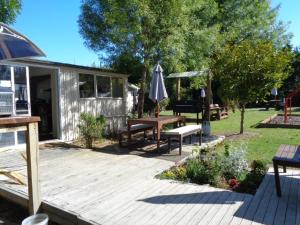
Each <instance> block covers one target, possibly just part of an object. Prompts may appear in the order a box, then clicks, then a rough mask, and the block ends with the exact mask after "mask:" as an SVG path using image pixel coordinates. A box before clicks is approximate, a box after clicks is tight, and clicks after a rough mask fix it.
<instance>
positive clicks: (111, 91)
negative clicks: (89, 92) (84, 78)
mask: <svg viewBox="0 0 300 225" xmlns="http://www.w3.org/2000/svg"><path fill="white" fill-rule="evenodd" d="M80 74H82V75H90V76H94V96H93V97H80V85H79V83H80ZM97 77H104V78H109V81H110V94H111V96H110V97H104V96H98V85H97ZM113 78H118V79H122V92H123V97H113V85H112V79H113ZM124 85H125V81H124V78H123V77H121V76H111V75H106V74H91V73H78V94H79V99H116V100H117V99H123V98H124Z"/></svg>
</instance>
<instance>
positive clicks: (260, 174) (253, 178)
mask: <svg viewBox="0 0 300 225" xmlns="http://www.w3.org/2000/svg"><path fill="white" fill-rule="evenodd" d="M266 172H267V166H266V164H265V163H264V162H262V161H260V160H254V161H253V162H252V164H251V171H250V172H249V173H247V174H246V175H245V177H244V178H243V179H242V180H241V182H240V184H239V185H238V186H237V188H236V189H235V191H237V192H243V193H249V194H255V192H256V190H257V189H258V187H259V185H260V183H261V182H262V180H263V178H264V176H265V174H266Z"/></svg>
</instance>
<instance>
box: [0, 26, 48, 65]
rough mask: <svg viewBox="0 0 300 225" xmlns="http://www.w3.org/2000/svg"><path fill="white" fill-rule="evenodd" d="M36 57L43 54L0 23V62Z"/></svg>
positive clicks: (29, 42) (27, 40) (25, 39)
mask: <svg viewBox="0 0 300 225" xmlns="http://www.w3.org/2000/svg"><path fill="white" fill-rule="evenodd" d="M38 56H45V54H44V53H43V52H42V50H41V49H39V48H38V47H37V46H36V45H35V44H33V43H32V42H31V41H30V40H29V39H27V38H26V37H25V36H23V35H22V34H20V33H18V32H17V31H15V30H13V29H11V28H10V27H8V26H7V25H6V24H4V23H0V60H7V59H14V58H24V57H38Z"/></svg>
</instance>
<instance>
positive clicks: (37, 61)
mask: <svg viewBox="0 0 300 225" xmlns="http://www.w3.org/2000/svg"><path fill="white" fill-rule="evenodd" d="M9 62H20V63H30V64H38V65H45V66H55V67H70V68H76V69H84V70H93V71H98V72H107V73H115V74H119V75H123V76H129V75H128V74H122V73H119V72H117V71H115V70H112V69H109V68H97V67H89V66H81V65H75V64H70V63H61V62H54V61H48V60H40V59H29V58H28V59H14V60H9Z"/></svg>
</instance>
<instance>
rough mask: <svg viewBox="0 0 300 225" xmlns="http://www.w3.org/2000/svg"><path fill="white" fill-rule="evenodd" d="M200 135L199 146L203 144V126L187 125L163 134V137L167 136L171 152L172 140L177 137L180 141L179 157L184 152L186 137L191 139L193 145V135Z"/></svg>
mask: <svg viewBox="0 0 300 225" xmlns="http://www.w3.org/2000/svg"><path fill="white" fill-rule="evenodd" d="M198 132H199V133H200V134H199V145H201V143H202V126H201V125H186V126H182V127H178V128H175V129H172V130H167V131H164V132H162V133H161V134H162V136H165V137H167V138H168V149H169V151H170V149H171V138H172V137H175V138H176V139H178V141H179V155H181V150H182V142H183V138H184V137H188V136H189V137H190V144H191V143H192V135H193V134H196V133H198Z"/></svg>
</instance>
